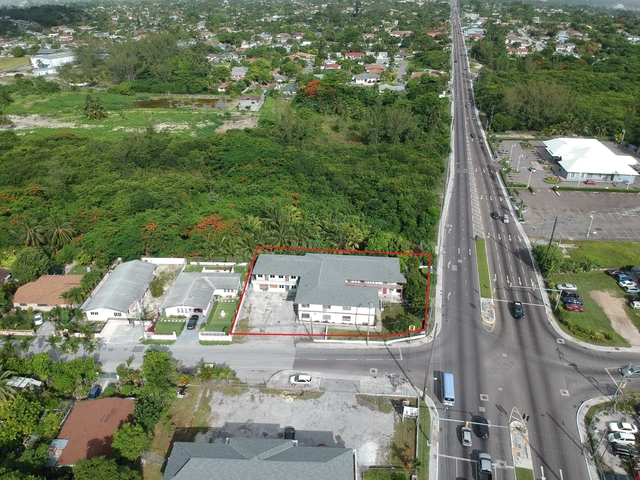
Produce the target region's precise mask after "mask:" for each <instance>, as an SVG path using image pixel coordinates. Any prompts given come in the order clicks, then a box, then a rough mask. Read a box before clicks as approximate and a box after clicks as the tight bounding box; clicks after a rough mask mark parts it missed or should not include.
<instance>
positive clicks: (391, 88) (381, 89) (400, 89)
mask: <svg viewBox="0 0 640 480" xmlns="http://www.w3.org/2000/svg"><path fill="white" fill-rule="evenodd" d="M405 90H406V89H405V88H404V85H388V84H386V83H385V84H382V85H380V86H379V87H378V91H379V92H384V91H389V92H404V91H405Z"/></svg>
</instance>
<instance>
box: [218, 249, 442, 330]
mask: <svg viewBox="0 0 640 480" xmlns="http://www.w3.org/2000/svg"><path fill="white" fill-rule="evenodd" d="M262 250H268V251H284V252H287V251H289V252H316V253H354V254H358V255H362V254H369V255H398V256H399V255H409V256H413V257H426V258H427V259H428V270H427V288H426V291H425V307H424V314H423V317H422V328H420V329H419V330H414V331H406V332H400V333H390V334H387V335H376V336H375V338H382V339H388V338H394V337H402V336H406V335H410V334H412V333H416V332H426V331H427V326H428V313H429V288H430V286H431V260H432V257H431V254H430V253H416V252H378V251H373V250H339V249H330V248H301V247H275V246H272V245H261V246H258V247H256V249H255V251H254V253H253V258H252V259H251V265H250V266H249V269H248V270H247V277H246V281H245V283H244V287H243V289H242V295H241V296H240V300H239V301H238V309H237V310H236V313H235V315H234V316H233V322H232V323H231V329H230V332H233V330H234V328H235V326H236V322H237V321H238V314H239V313H240V309H241V307H242V303H243V300H244V296H245V294H246V291H247V287H248V286H249V282H250V281H251V273H252V272H253V266H254V265H255V263H256V259H257V258H258V255H259V254H260V253H261V252H262ZM232 335H244V336H255V337H356V338H365V337H367V335H366V334H364V333H360V334H357V333H349V334H345V333H266V332H238V333H235V332H234V333H232ZM369 338H370V337H369Z"/></svg>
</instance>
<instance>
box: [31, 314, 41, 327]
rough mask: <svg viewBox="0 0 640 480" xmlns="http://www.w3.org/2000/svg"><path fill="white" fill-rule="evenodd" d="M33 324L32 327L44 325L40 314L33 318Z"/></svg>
mask: <svg viewBox="0 0 640 480" xmlns="http://www.w3.org/2000/svg"><path fill="white" fill-rule="evenodd" d="M33 323H34V325H36V326H38V325H42V324H43V323H44V319H43V318H42V314H41V313H36V314H35V315H34V316H33Z"/></svg>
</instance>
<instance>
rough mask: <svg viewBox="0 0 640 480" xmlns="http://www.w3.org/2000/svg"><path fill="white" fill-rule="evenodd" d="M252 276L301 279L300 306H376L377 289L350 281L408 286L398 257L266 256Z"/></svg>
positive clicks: (256, 265) (256, 264)
mask: <svg viewBox="0 0 640 480" xmlns="http://www.w3.org/2000/svg"><path fill="white" fill-rule="evenodd" d="M251 273H252V274H254V275H295V276H298V277H300V280H299V281H298V289H297V292H296V299H295V303H298V304H315V305H341V306H351V307H358V306H367V305H369V304H372V305H374V306H376V305H377V304H378V291H377V289H376V288H371V287H364V286H363V287H358V286H353V285H346V282H349V281H351V282H360V281H365V282H387V283H401V284H404V283H406V279H405V278H404V275H403V274H402V273H400V262H399V260H398V258H397V257H378V256H375V257H374V256H364V255H329V254H316V253H312V254H306V255H303V256H301V255H270V254H262V255H260V256H259V257H258V260H257V261H256V263H255V265H254V267H253V271H252V272H251Z"/></svg>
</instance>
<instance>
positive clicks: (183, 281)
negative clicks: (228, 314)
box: [162, 272, 240, 317]
mask: <svg viewBox="0 0 640 480" xmlns="http://www.w3.org/2000/svg"><path fill="white" fill-rule="evenodd" d="M239 289H240V274H238V273H208V272H182V273H181V274H180V275H178V278H176V281H175V282H174V283H173V286H172V287H171V290H170V291H169V294H168V295H167V298H166V300H165V301H164V303H163V304H162V310H164V314H165V315H166V316H168V317H170V316H188V315H191V314H192V313H193V311H194V309H196V308H198V309H202V311H203V313H204V314H205V315H206V314H207V313H208V312H209V310H210V308H211V306H212V305H213V302H214V301H215V300H216V299H217V298H233V297H236V296H237V295H238V290H239Z"/></svg>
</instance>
